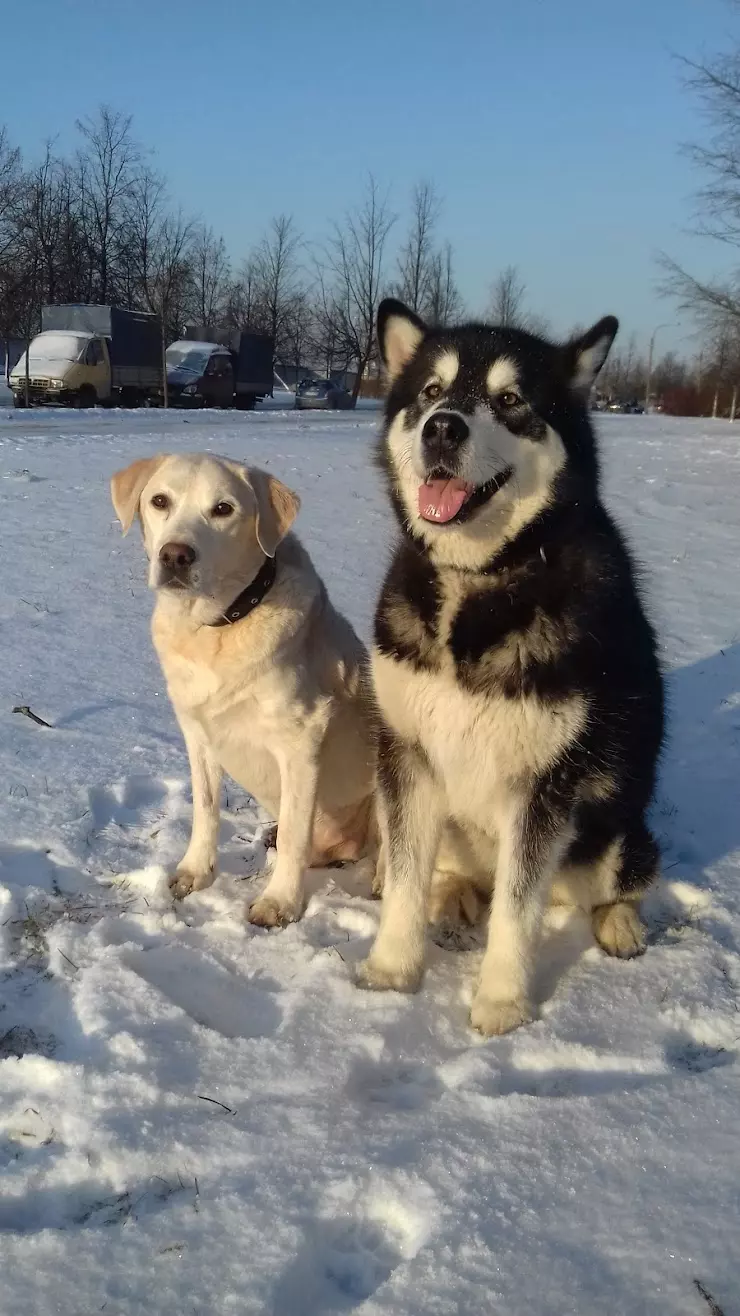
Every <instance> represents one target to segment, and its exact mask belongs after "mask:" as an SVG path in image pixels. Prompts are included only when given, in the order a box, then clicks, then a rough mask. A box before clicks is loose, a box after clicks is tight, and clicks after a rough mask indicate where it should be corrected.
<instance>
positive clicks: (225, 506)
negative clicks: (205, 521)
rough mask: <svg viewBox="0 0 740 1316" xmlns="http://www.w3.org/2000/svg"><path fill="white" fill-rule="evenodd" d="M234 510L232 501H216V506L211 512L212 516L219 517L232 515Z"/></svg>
mask: <svg viewBox="0 0 740 1316" xmlns="http://www.w3.org/2000/svg"><path fill="white" fill-rule="evenodd" d="M233 511H234V508H233V507H232V505H231V503H216V506H215V507H214V508H213V511H212V512H211V516H217V517H226V516H231V514H232V512H233Z"/></svg>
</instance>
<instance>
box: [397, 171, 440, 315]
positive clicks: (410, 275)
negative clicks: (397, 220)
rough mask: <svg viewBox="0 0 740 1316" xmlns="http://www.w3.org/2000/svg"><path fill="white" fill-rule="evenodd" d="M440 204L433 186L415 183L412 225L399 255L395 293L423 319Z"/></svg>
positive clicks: (426, 183) (430, 276)
mask: <svg viewBox="0 0 740 1316" xmlns="http://www.w3.org/2000/svg"><path fill="white" fill-rule="evenodd" d="M440 210H441V203H440V200H439V198H438V196H437V193H436V191H435V188H434V184H433V183H429V182H421V183H417V184H416V186H415V188H414V190H413V193H412V202H411V223H410V225H409V231H408V234H407V236H406V239H405V241H404V243H403V246H402V247H401V250H400V252H399V254H398V280H397V283H396V286H395V290H394V291H395V293H396V295H397V296H398V297H400V299H401V301H402V302H405V303H406V305H407V306H410V307H411V310H412V311H416V313H417V315H423V314H424V313H425V312H426V310H427V307H428V303H429V298H430V293H431V284H432V278H433V264H434V258H435V251H434V233H435V228H436V225H437V220H438V219H439V214H440Z"/></svg>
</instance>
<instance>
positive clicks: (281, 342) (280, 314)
mask: <svg viewBox="0 0 740 1316" xmlns="http://www.w3.org/2000/svg"><path fill="white" fill-rule="evenodd" d="M300 246H301V236H300V234H299V233H298V231H297V229H296V227H295V224H294V222H293V219H292V216H290V215H277V216H276V217H275V218H274V219H272V220H271V221H270V226H269V229H268V231H267V233H266V234H265V236H264V237H263V239H262V241H261V242H260V244H259V246H258V247H257V250H256V252H255V254H254V258H253V261H254V272H255V277H256V298H257V302H258V303H261V319H262V320H263V323H264V327H265V332H266V333H268V334H270V335H271V336H272V337H273V338H274V339H275V355H276V357H277V358H278V360H281V359H282V357H283V354H284V349H285V347H286V328H287V322H288V319H289V317H290V315H291V312H292V309H293V307H294V304H295V298H296V296H297V295H298V293H299V292H300V291H302V290H301V289H300V287H299V282H298V252H299V249H300Z"/></svg>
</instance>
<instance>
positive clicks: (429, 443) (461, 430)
mask: <svg viewBox="0 0 740 1316" xmlns="http://www.w3.org/2000/svg"><path fill="white" fill-rule="evenodd" d="M469 438H470V427H469V425H468V423H467V421H466V420H465V417H464V416H461V415H460V414H459V412H456V411H435V412H434V414H433V415H432V416H430V417H429V419H428V420H427V421H426V423H425V425H424V428H423V430H422V431H421V447H422V453H423V456H424V462H425V464H426V467H427V470H435V469H436V468H437V467H442V468H443V469H444V470H446V471H449V473H450V475H454V474H455V473H456V472H457V470H458V466H459V462H460V449H461V448H462V446H463V444H464V443H465V442H466V441H467V440H468V439H469Z"/></svg>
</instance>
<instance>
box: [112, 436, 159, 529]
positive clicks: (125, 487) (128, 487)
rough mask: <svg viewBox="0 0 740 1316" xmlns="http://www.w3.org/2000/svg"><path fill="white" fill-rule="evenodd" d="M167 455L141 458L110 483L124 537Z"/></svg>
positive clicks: (118, 473)
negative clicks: (141, 500) (148, 485)
mask: <svg viewBox="0 0 740 1316" xmlns="http://www.w3.org/2000/svg"><path fill="white" fill-rule="evenodd" d="M165 455H166V454H165V453H158V454H157V456H156V457H141V458H140V459H139V460H138V461H135V462H132V463H131V465H130V466H127V467H126V468H125V470H123V471H116V473H115V475H114V476H113V477H112V479H111V482H110V496H111V498H112V499H113V507H114V509H115V513H116V516H117V517H118V520H119V521H120V522H121V528H122V530H123V533H124V535H127V534H128V532H129V530H130V529H131V525H132V523H133V519H134V517H135V516H136V513H137V512H138V510H139V500H140V498H141V495H142V493H143V491H144V489H145V487H146V485H147V484H148V483H149V481H150V480H151V478H152V476H153V475H154V473H155V471H156V470H157V469H158V467H159V466H161V465H162V462H163V461H164V460H165Z"/></svg>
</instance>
